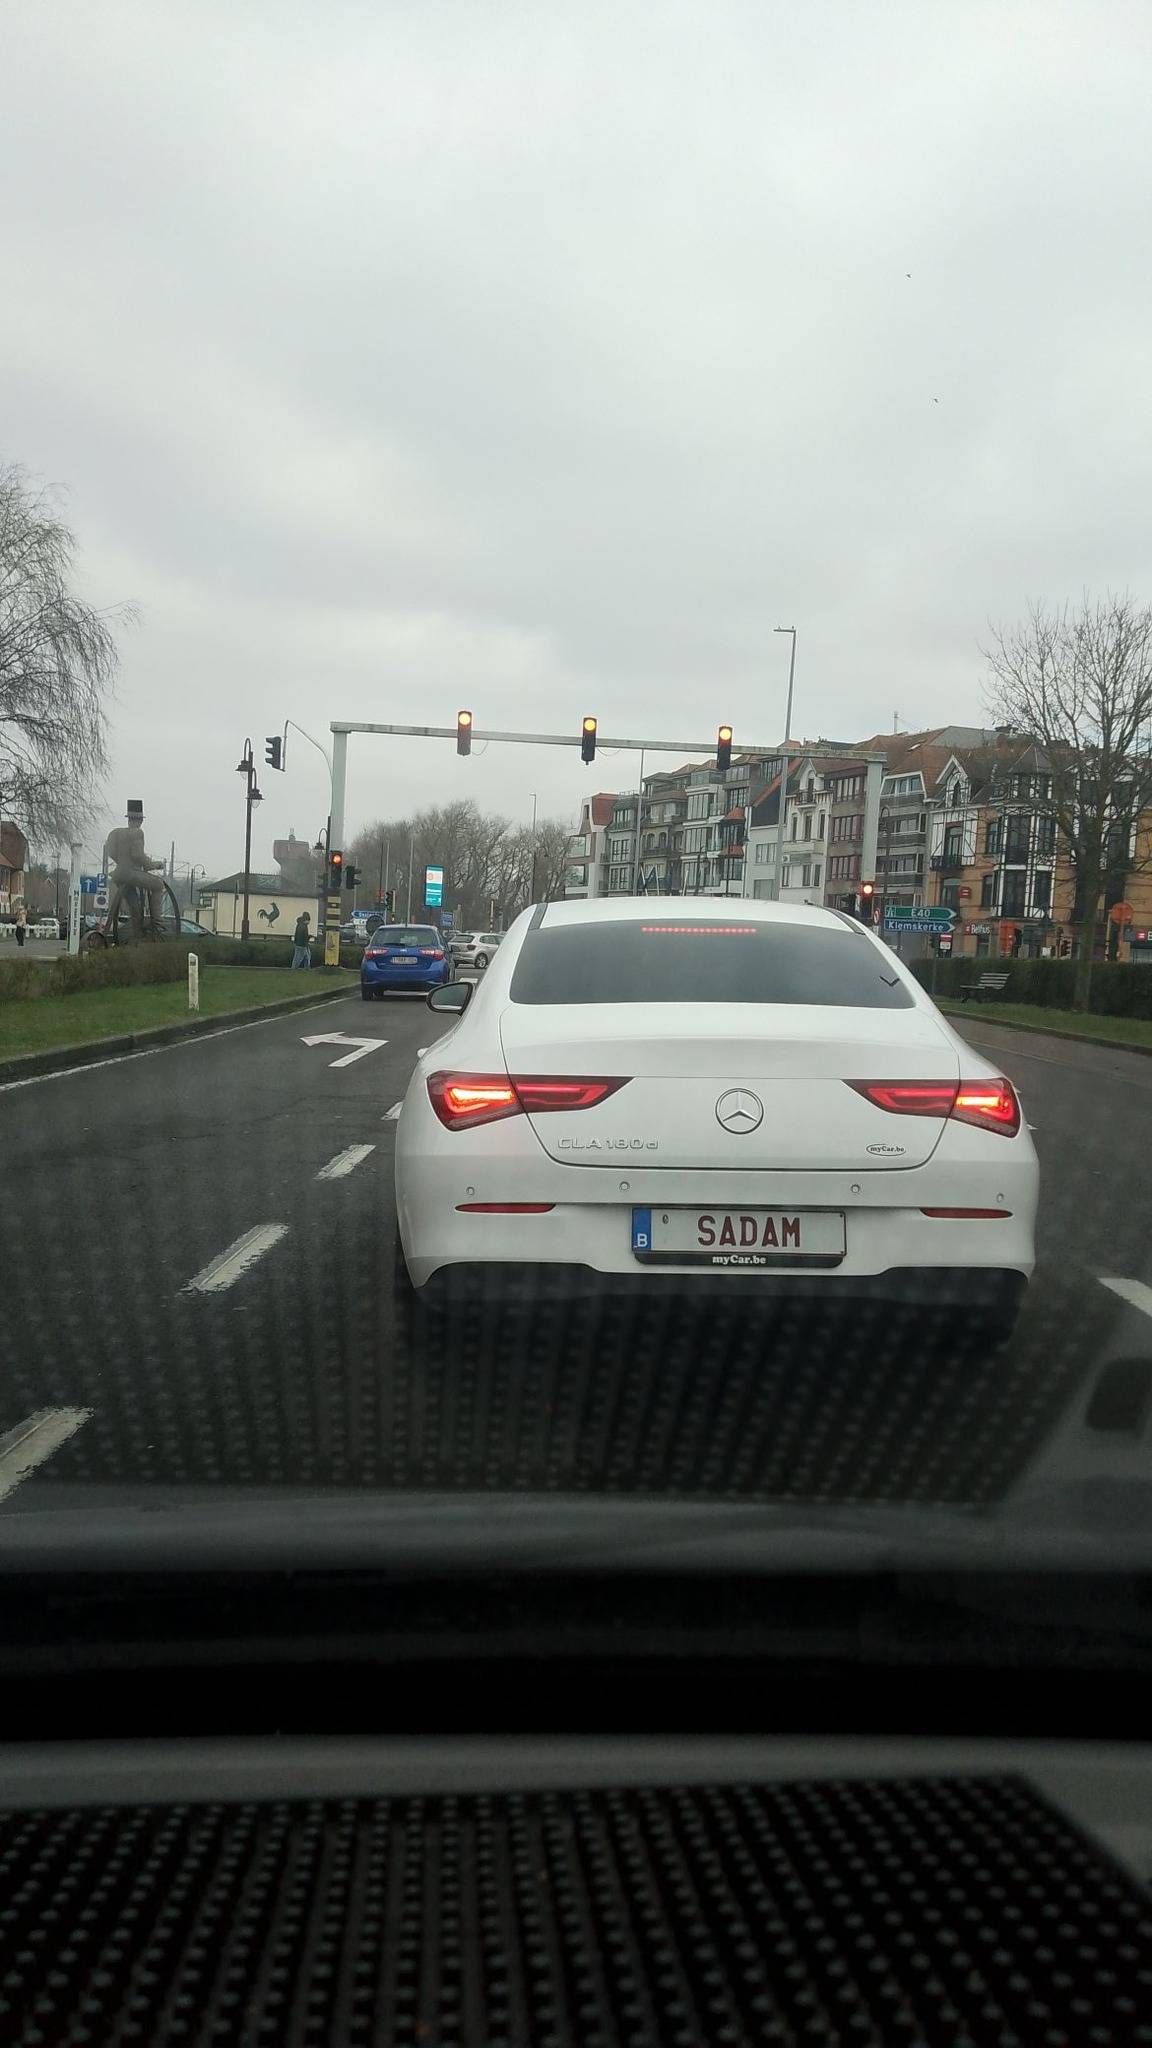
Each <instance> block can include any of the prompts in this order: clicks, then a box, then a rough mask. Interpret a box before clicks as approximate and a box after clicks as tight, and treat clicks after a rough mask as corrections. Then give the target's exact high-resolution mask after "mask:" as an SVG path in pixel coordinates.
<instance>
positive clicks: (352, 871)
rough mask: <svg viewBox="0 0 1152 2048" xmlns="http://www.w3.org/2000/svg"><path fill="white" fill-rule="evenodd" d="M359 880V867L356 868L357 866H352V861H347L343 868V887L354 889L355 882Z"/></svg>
mask: <svg viewBox="0 0 1152 2048" xmlns="http://www.w3.org/2000/svg"><path fill="white" fill-rule="evenodd" d="M359 880H360V870H359V868H358V867H356V866H354V864H353V863H352V861H349V863H348V865H347V867H346V868H345V870H344V887H345V888H346V889H351V890H355V888H356V886H357V884H358V883H359Z"/></svg>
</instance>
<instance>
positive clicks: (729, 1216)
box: [632, 1208, 845, 1270]
mask: <svg viewBox="0 0 1152 2048" xmlns="http://www.w3.org/2000/svg"><path fill="white" fill-rule="evenodd" d="M844 1243H845V1240H844V1212H843V1210H842V1209H721V1208H709V1209H705V1208H699V1209H692V1208H669V1209H663V1208H650V1209H633V1211H632V1252H633V1255H634V1257H636V1258H638V1259H652V1260H661V1261H663V1262H664V1263H666V1264H674V1265H686V1266H714V1267H719V1268H725V1267H732V1268H735V1269H741V1268H743V1269H747V1268H752V1269H753V1270H755V1269H756V1268H757V1267H762V1266H779V1265H788V1264H792V1263H795V1262H796V1261H797V1260H799V1261H803V1262H804V1263H810V1262H812V1261H819V1262H820V1264H822V1265H835V1264H837V1263H838V1262H839V1261H840V1260H841V1259H842V1258H843V1257H844Z"/></svg>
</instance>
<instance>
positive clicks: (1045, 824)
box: [1036, 817, 1056, 853]
mask: <svg viewBox="0 0 1152 2048" xmlns="http://www.w3.org/2000/svg"><path fill="white" fill-rule="evenodd" d="M1055 845H1056V820H1055V818H1050V817H1043V818H1037V820H1036V851H1037V853H1051V852H1052V850H1053V848H1054V847H1055Z"/></svg>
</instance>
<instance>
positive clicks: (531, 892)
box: [528, 790, 536, 903]
mask: <svg viewBox="0 0 1152 2048" xmlns="http://www.w3.org/2000/svg"><path fill="white" fill-rule="evenodd" d="M528 900H529V902H530V903H535V901H536V791H535V790H533V792H532V880H531V882H530V883H529V887H528Z"/></svg>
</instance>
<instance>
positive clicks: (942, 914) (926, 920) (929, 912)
mask: <svg viewBox="0 0 1152 2048" xmlns="http://www.w3.org/2000/svg"><path fill="white" fill-rule="evenodd" d="M884 922H885V924H890V925H892V926H893V927H894V928H896V929H899V928H900V927H901V926H902V925H903V926H907V925H920V924H926V925H927V926H928V927H929V929H930V930H931V931H934V932H950V931H951V929H952V927H953V925H954V924H955V922H956V912H955V911H954V910H950V909H949V908H948V907H947V905H946V904H943V903H934V904H932V905H931V906H930V907H926V908H923V909H919V910H914V909H912V908H911V906H910V905H908V904H905V903H893V904H891V905H890V907H889V908H888V909H887V910H885V912H884Z"/></svg>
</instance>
